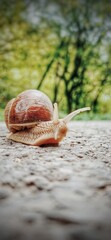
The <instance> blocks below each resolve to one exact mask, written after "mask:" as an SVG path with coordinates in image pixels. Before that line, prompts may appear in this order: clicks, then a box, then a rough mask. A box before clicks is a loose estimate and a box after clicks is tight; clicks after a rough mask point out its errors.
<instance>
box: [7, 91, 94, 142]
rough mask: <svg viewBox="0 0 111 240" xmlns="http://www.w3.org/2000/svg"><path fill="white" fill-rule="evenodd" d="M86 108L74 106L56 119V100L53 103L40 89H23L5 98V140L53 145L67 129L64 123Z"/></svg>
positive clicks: (87, 108)
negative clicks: (6, 100) (7, 98)
mask: <svg viewBox="0 0 111 240" xmlns="http://www.w3.org/2000/svg"><path fill="white" fill-rule="evenodd" d="M87 110H90V108H89V107H85V108H81V109H78V110H76V111H74V112H72V113H70V114H68V115H67V116H66V117H65V118H63V119H59V118H58V106H57V103H54V108H53V105H52V103H51V101H50V99H49V98H48V96H47V95H45V94H44V93H43V92H41V91H38V90H27V91H24V92H22V93H21V94H19V95H18V96H17V98H14V99H12V100H10V101H9V103H8V104H7V106H6V108H5V112H4V116H5V123H6V126H7V128H8V129H9V131H10V133H9V135H8V137H7V138H8V139H11V140H13V141H16V142H21V143H24V144H28V145H35V146H40V145H43V144H57V143H59V142H60V141H61V140H62V139H63V138H64V137H65V136H66V133H67V131H68V128H67V123H68V122H69V121H70V120H71V119H72V118H73V117H74V116H75V115H77V114H79V113H80V112H84V111H87Z"/></svg>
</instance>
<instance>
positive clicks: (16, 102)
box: [4, 90, 53, 132]
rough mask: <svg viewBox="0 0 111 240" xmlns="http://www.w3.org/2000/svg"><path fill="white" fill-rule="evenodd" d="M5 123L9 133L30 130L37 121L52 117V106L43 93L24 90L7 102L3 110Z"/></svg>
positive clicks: (47, 119)
mask: <svg viewBox="0 0 111 240" xmlns="http://www.w3.org/2000/svg"><path fill="white" fill-rule="evenodd" d="M4 117H5V122H6V126H7V128H8V129H9V130H10V131H11V132H15V131H17V130H22V129H24V128H31V127H32V126H34V125H36V123H37V122H38V121H49V120H51V119H52V117H53V105H52V103H51V101H50V99H49V98H48V96H47V95H45V94H44V93H43V92H41V91H38V90H26V91H24V92H22V93H21V94H19V95H18V96H17V97H16V98H13V99H12V100H10V101H9V103H8V104H7V106H6V108H5V113H4Z"/></svg>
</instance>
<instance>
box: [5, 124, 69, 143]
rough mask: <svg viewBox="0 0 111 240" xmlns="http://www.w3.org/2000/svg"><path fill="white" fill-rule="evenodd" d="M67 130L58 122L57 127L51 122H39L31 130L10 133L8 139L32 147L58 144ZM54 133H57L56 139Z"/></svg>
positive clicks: (64, 125)
mask: <svg viewBox="0 0 111 240" xmlns="http://www.w3.org/2000/svg"><path fill="white" fill-rule="evenodd" d="M67 130H68V129H67V126H66V124H65V123H63V122H60V121H58V124H57V125H54V124H53V122H52V121H48V122H39V123H38V124H37V126H35V127H33V128H30V129H25V130H23V131H18V132H16V133H10V134H9V136H8V139H11V140H13V141H16V142H21V143H24V144H28V145H33V146H40V145H44V144H58V143H59V142H60V141H61V140H62V139H63V138H64V137H65V136H66V133H67ZM55 131H57V138H56V139H55Z"/></svg>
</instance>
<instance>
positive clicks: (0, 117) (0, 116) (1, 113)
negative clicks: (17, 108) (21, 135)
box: [0, 109, 4, 121]
mask: <svg viewBox="0 0 111 240" xmlns="http://www.w3.org/2000/svg"><path fill="white" fill-rule="evenodd" d="M0 121H4V109H0Z"/></svg>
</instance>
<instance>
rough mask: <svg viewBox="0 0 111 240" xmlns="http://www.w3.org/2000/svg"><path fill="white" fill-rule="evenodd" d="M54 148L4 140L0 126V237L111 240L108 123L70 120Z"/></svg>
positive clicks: (9, 239) (13, 239)
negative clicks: (64, 132)
mask: <svg viewBox="0 0 111 240" xmlns="http://www.w3.org/2000/svg"><path fill="white" fill-rule="evenodd" d="M69 128H70V131H69V132H68V134H67V137H66V138H65V139H64V141H63V142H62V143H61V144H60V146H56V147H54V146H48V147H30V146H26V145H23V144H19V143H15V142H12V141H9V140H7V139H6V134H7V132H8V131H7V129H6V127H5V124H3V123H1V124H0V143H1V144H0V168H1V169H0V239H1V240H58V239H60V240H110V239H111V123H110V122H73V123H71V124H70V125H69Z"/></svg>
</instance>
